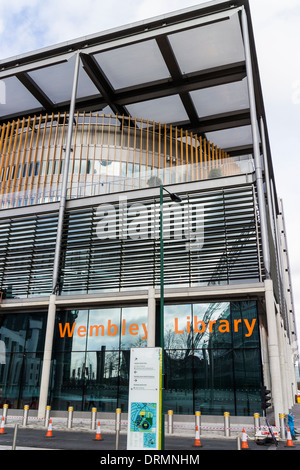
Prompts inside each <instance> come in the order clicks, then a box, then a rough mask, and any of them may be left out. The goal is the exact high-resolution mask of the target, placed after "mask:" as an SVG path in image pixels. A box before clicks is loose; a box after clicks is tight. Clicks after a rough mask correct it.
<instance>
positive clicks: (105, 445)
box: [0, 427, 300, 452]
mask: <svg viewBox="0 0 300 470" xmlns="http://www.w3.org/2000/svg"><path fill="white" fill-rule="evenodd" d="M13 435H14V427H6V428H5V434H1V435H0V450H11V447H12V442H13ZM101 437H102V440H101V441H96V440H95V433H91V432H77V431H57V430H56V431H55V430H54V431H53V437H46V430H44V429H29V428H18V433H17V441H16V450H24V448H26V449H27V450H50V449H51V450H66V451H74V450H81V451H83V450H89V451H97V452H99V451H100V452H102V451H104V452H106V451H107V450H110V451H114V450H115V443H116V440H115V435H114V434H104V435H103V434H101ZM126 441H127V437H126V435H125V434H121V435H120V439H119V451H124V450H126ZM193 444H194V440H193V439H191V438H190V437H187V438H184V437H182V436H167V435H166V436H165V450H170V451H178V452H182V451H185V452H195V451H197V452H201V451H202V450H237V440H236V439H222V438H220V439H217V438H215V439H208V438H201V447H194V446H193ZM299 444H300V443H297V444H296V443H295V445H294V446H293V447H286V443H285V442H279V445H278V447H277V448H276V446H275V445H274V444H270V445H264V446H260V445H257V444H256V443H255V442H254V441H253V440H248V446H249V450H300V445H299Z"/></svg>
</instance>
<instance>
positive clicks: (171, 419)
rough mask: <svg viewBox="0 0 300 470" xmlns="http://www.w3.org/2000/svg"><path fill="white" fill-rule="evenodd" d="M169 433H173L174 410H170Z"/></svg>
mask: <svg viewBox="0 0 300 470" xmlns="http://www.w3.org/2000/svg"><path fill="white" fill-rule="evenodd" d="M168 433H169V434H173V410H168Z"/></svg>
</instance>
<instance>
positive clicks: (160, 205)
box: [159, 185, 165, 450]
mask: <svg viewBox="0 0 300 470" xmlns="http://www.w3.org/2000/svg"><path fill="white" fill-rule="evenodd" d="M163 189H164V188H163V185H160V192H159V239H160V347H161V348H162V370H161V373H162V379H161V387H162V390H161V416H160V426H161V450H164V448H165V416H164V373H165V371H164V233H163V203H164V201H163Z"/></svg>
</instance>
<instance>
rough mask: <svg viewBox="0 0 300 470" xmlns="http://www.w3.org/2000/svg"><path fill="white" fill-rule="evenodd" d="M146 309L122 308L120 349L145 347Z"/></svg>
mask: <svg viewBox="0 0 300 470" xmlns="http://www.w3.org/2000/svg"><path fill="white" fill-rule="evenodd" d="M147 320H148V308H147V307H125V308H122V319H121V349H122V350H124V349H130V348H141V347H145V346H147V336H148V331H147Z"/></svg>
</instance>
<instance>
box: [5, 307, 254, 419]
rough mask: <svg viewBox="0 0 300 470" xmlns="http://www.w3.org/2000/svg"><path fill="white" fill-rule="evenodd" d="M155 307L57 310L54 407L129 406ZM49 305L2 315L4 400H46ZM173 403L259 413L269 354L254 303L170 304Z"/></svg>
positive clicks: (169, 401) (33, 404)
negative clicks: (134, 361) (134, 353)
mask: <svg viewBox="0 0 300 470" xmlns="http://www.w3.org/2000/svg"><path fill="white" fill-rule="evenodd" d="M147 310H148V309H147V307H146V306H131V307H130V306H127V307H122V308H117V307H116V308H101V309H90V310H62V311H60V312H58V313H57V318H56V327H55V340H54V348H53V360H52V370H51V379H50V396H49V403H50V404H51V406H52V409H55V410H67V408H68V406H73V407H74V410H75V411H88V410H90V409H91V408H92V407H96V408H97V409H98V410H99V411H102V412H108V411H115V409H116V408H118V407H120V408H121V409H122V410H123V411H124V412H126V411H127V406H128V385H129V366H130V364H129V358H130V348H131V347H146V346H147V334H148V331H147ZM46 319H47V314H46V313H41V312H39V313H30V314H29V313H19V314H9V315H4V314H3V315H0V400H1V401H0V404H2V405H3V404H4V403H8V404H9V406H10V407H11V408H22V407H23V406H24V405H25V404H28V405H29V406H30V408H31V409H35V408H37V405H38V400H39V393H40V376H41V368H42V360H43V349H44V340H45V330H46ZM165 372H166V375H167V388H166V390H165V401H164V407H165V411H167V410H168V409H172V410H173V411H174V413H176V414H193V413H194V412H195V411H196V410H200V411H201V412H202V414H222V413H223V412H224V411H229V412H230V413H231V414H232V415H246V416H247V415H251V414H252V413H254V412H260V411H261V409H260V386H261V358H260V343H259V328H258V316H257V306H256V302H255V301H240V302H219V303H193V304H190V303H188V304H180V305H166V306H165Z"/></svg>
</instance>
